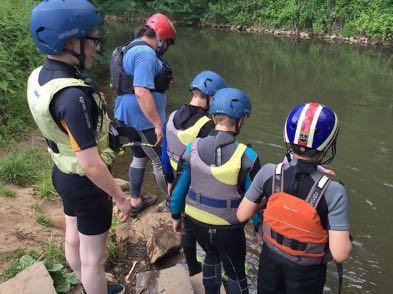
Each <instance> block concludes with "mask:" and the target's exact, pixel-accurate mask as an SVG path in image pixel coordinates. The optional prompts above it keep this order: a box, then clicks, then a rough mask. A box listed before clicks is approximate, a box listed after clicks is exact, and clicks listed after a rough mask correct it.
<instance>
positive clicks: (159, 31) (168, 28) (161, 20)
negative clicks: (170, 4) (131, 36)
mask: <svg viewBox="0 0 393 294" xmlns="http://www.w3.org/2000/svg"><path fill="white" fill-rule="evenodd" d="M146 25H148V26H149V27H151V28H152V29H153V30H154V32H155V33H156V36H157V39H158V45H159V47H161V46H162V44H163V43H164V42H165V41H167V42H168V45H173V44H174V43H175V40H176V29H175V26H174V25H173V23H172V22H171V21H170V20H169V18H168V17H167V16H166V15H164V14H161V13H157V14H154V15H152V16H150V17H149V18H148V20H147V21H146Z"/></svg>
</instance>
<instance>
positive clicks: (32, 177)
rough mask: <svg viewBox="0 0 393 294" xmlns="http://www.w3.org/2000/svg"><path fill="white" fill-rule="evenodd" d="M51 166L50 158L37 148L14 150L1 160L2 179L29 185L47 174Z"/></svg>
mask: <svg viewBox="0 0 393 294" xmlns="http://www.w3.org/2000/svg"><path fill="white" fill-rule="evenodd" d="M51 166H52V164H51V162H50V160H49V159H48V158H46V157H45V156H43V155H42V154H41V152H40V151H39V149H37V148H27V149H22V150H14V151H13V152H11V153H10V154H9V155H8V156H6V157H4V158H3V159H1V160H0V180H3V181H4V182H6V183H12V184H16V185H20V186H29V185H32V184H35V183H37V182H38V181H39V180H41V179H42V178H44V177H45V176H47V175H48V174H49V173H50V169H51Z"/></svg>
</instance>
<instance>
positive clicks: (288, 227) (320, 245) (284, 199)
mask: <svg viewBox="0 0 393 294" xmlns="http://www.w3.org/2000/svg"><path fill="white" fill-rule="evenodd" d="M329 183H330V178H329V177H327V176H325V175H322V176H321V177H320V178H319V179H318V180H317V181H316V182H315V184H314V185H313V187H312V188H311V190H310V192H309V194H308V196H307V198H306V199H305V200H303V199H300V198H299V197H296V196H294V195H290V194H288V193H285V192H283V187H284V164H282V163H280V164H278V165H277V167H276V170H275V173H274V175H273V182H272V193H273V194H272V195H271V196H270V197H269V200H268V202H267V206H266V209H265V211H264V213H263V240H264V242H265V243H266V245H268V246H269V247H270V248H271V249H273V250H274V251H275V252H277V253H278V254H280V255H282V256H284V257H286V258H288V259H290V260H292V261H294V262H296V263H298V264H303V265H311V264H321V263H324V262H327V261H329V260H328V257H327V254H326V251H327V250H326V249H327V245H328V231H327V230H326V229H324V228H323V227H322V225H321V220H320V218H319V215H318V212H317V210H316V208H317V206H318V203H319V201H320V200H321V198H322V196H323V194H324V192H325V190H326V188H327V187H328V185H329Z"/></svg>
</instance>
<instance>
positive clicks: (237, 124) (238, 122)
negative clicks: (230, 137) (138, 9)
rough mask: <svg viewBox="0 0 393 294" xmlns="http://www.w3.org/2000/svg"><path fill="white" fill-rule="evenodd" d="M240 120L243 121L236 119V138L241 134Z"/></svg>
mask: <svg viewBox="0 0 393 294" xmlns="http://www.w3.org/2000/svg"><path fill="white" fill-rule="evenodd" d="M240 120H241V118H237V119H236V129H235V136H237V135H239V134H240V127H239V124H240Z"/></svg>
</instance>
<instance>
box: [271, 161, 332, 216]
mask: <svg viewBox="0 0 393 294" xmlns="http://www.w3.org/2000/svg"><path fill="white" fill-rule="evenodd" d="M330 182H331V179H330V178H329V177H328V176H326V175H322V176H321V177H320V178H319V179H318V180H317V181H315V183H314V185H313V186H312V188H311V190H310V192H309V193H308V195H307V197H306V199H305V201H306V202H307V203H309V204H310V205H311V206H312V207H314V208H317V206H318V204H319V201H320V200H321V198H322V196H323V194H324V192H325V191H326V189H327V187H328V185H329V183H330ZM272 189H273V190H272V191H273V193H272V194H274V193H279V192H283V190H284V164H283V163H279V164H277V166H276V170H275V172H274V176H273V181H272Z"/></svg>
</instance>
